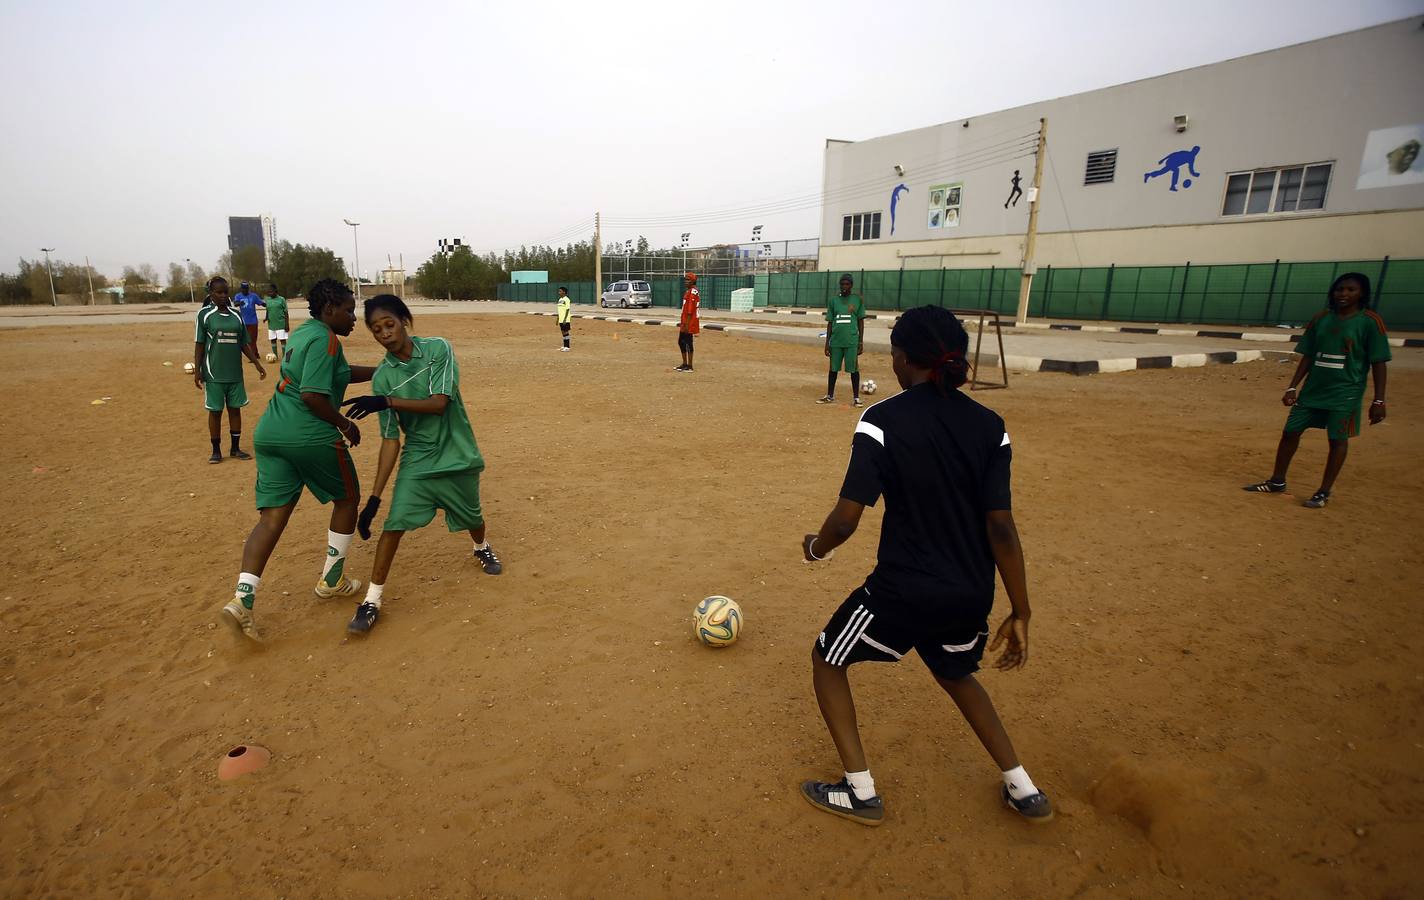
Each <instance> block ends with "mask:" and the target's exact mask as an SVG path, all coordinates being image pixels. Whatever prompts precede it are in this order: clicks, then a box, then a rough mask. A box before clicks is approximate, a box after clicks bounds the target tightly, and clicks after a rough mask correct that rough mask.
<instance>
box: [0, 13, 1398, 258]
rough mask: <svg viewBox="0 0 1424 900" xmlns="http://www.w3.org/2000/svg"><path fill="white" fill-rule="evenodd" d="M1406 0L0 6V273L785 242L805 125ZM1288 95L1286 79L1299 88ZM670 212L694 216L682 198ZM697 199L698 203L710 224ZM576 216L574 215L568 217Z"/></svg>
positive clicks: (1141, 67) (967, 112) (1078, 86)
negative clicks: (261, 259) (234, 258)
mask: <svg viewBox="0 0 1424 900" xmlns="http://www.w3.org/2000/svg"><path fill="white" fill-rule="evenodd" d="M1421 12H1424V0H1352V2H1349V3H1344V2H1339V0H1298V2H1260V0H1192V2H1175V3H1146V2H1141V0H1138V2H1131V3H1129V2H1105V0H1080V2H1075V3H1066V2H1059V0H1025V2H1021V3H1017V4H1009V3H986V2H972V3H971V2H950V0H933V2H920V3H903V2H886V0H879V2H864V0H862V2H840V0H821V2H814V3H803V2H786V3H777V2H758V3H741V2H723V3H715V4H709V3H667V2H657V3H643V2H602V3H586V2H585V3H547V2H542V0H516V2H506V3H498V4H491V3H488V2H467V3H458V4H455V3H451V4H445V3H438V2H423V3H411V2H406V3H377V2H353V0H348V2H342V3H337V2H303V0H290V2H252V0H245V2H244V0H239V2H232V3H222V4H217V3H192V2H122V0H118V2H116V0H109V2H66V0H52V2H47V3H41V2H38V0H0V112H3V121H4V122H5V123H6V128H5V136H4V138H3V139H0V271H14V268H15V264H16V260H17V259H18V258H19V257H21V256H25V257H30V258H34V257H38V256H40V254H39V252H38V251H39V248H40V247H41V246H47V247H55V248H57V249H56V253H55V256H56V257H57V258H61V259H66V260H71V261H75V262H82V261H83V258H84V256H85V254H88V256H89V258H90V260H91V262H92V263H93V264H94V265H95V266H96V267H97V268H98V269H99V270H101V271H103V272H106V273H108V274H111V275H117V274H118V273H119V270H120V269H121V267H122V266H124V265H125V264H130V265H136V264H139V263H145V262H147V263H152V264H153V265H154V266H156V267H158V269H159V271H160V272H163V271H164V269H165V266H166V265H167V263H169V262H170V261H174V260H177V261H181V260H182V259H184V258H185V257H191V258H192V259H194V260H195V261H197V262H199V263H200V264H202V265H203V266H204V267H205V268H211V267H212V266H213V264H214V262H215V261H216V260H217V258H218V256H219V255H220V254H221V253H222V252H223V251H224V250H226V249H227V217H228V216H229V215H261V214H269V215H272V216H273V217H275V218H276V221H277V232H278V236H279V237H281V238H285V239H288V240H293V241H300V242H303V243H316V244H321V245H324V246H327V247H331V248H332V249H334V250H335V251H336V252H337V253H338V254H340V255H342V256H344V257H346V259H347V261H348V264H349V263H350V260H351V256H352V253H351V229H350V228H347V227H346V226H344V225H343V224H342V221H341V220H342V219H343V218H351V219H353V220H356V221H359V222H361V223H362V224H361V229H360V240H361V264H362V268H363V269H364V270H366V271H367V272H370V273H374V271H375V270H376V269H378V268H380V267H382V266H384V264H385V261H386V256H387V254H390V255H391V257H392V258H395V257H396V256H397V255H398V254H400V253H404V254H405V264H406V267H407V268H408V269H410V270H414V269H415V267H416V266H417V265H418V264H419V263H420V262H421V261H423V260H424V259H426V258H427V257H428V256H429V255H430V254H431V253H432V252H433V251H434V250H435V248H436V240H437V239H438V238H441V237H463V238H465V239H467V240H468V241H469V242H470V243H471V244H473V245H474V247H475V248H476V249H477V250H479V251H482V252H483V251H485V250H499V249H503V248H505V247H511V246H516V247H517V246H518V245H519V244H521V243H535V242H558V243H563V242H564V241H565V240H567V239H570V238H579V237H583V236H585V235H586V234H591V233H592V219H593V212H594V210H596V209H597V210H602V212H603V214H604V216H605V217H606V218H614V219H618V220H622V221H625V222H630V221H635V220H639V219H647V218H652V217H655V216H667V215H670V214H684V213H685V214H697V213H702V212H706V211H709V210H725V209H728V208H735V207H739V206H747V205H751V204H755V203H757V202H763V201H768V200H781V199H785V198H795V197H806V196H807V195H812V196H811V199H810V200H808V201H807V202H806V203H805V204H804V208H801V209H796V210H792V211H790V212H787V213H784V214H781V215H777V216H749V217H746V218H736V219H731V220H728V221H719V222H715V223H711V222H704V223H702V224H700V225H699V224H690V225H681V226H672V227H644V228H637V227H607V228H605V229H604V239H605V241H607V240H615V239H621V238H625V237H634V236H636V235H637V234H639V233H643V234H646V235H647V236H648V238H649V239H650V240H652V241H653V243H654V244H655V245H661V246H666V245H672V244H674V243H676V241H677V237H678V234H679V233H680V232H682V231H691V232H692V242H693V244H694V245H696V246H701V245H705V244H710V243H715V242H722V241H741V240H746V239H747V237H748V235H749V233H750V228H751V226H752V225H753V224H764V225H765V232H764V236H765V237H766V238H767V239H771V240H777V239H783V238H801V237H814V236H816V234H817V232H818V230H819V215H818V207H817V204H816V201H815V199H814V195H815V194H816V193H817V192H818V191H819V189H820V181H821V151H822V147H823V146H824V141H825V139H826V138H828V137H835V138H846V139H852V140H856V139H862V138H869V137H874V136H876V135H881V134H888V133H891V132H895V131H904V130H907V129H911V128H918V127H921V126H925V125H931V124H934V123H937V122H943V121H948V120H952V119H958V118H964V117H966V116H973V115H977V114H980V113H987V112H992V111H994V110H998V109H1004V108H1007V107H1012V106H1017V105H1020V104H1024V103H1029V102H1033V101H1035V100H1040V99H1045V98H1048V97H1055V96H1061V95H1064V94H1071V93H1076V92H1080V91H1085V90H1092V89H1094V88H1098V87H1103V86H1106V85H1110V84H1118V83H1121V82H1124V81H1130V80H1133V79H1137V78H1143V77H1148V76H1152V75H1158V74H1162V73H1164V72H1171V71H1174V70H1177V69H1182V68H1187V67H1189V66H1194V65H1201V64H1203V63H1209V62H1214V61H1217V60H1222V59H1228V58H1230V57H1234V56H1240V55H1243V54H1247V53H1253V52H1257V51H1260V50H1266V49H1270V48H1273V47H1280V46H1284V45H1287V44H1292V43H1298V42H1300V41H1304V40H1310V39H1313V38H1317V37H1323V36H1325V35H1329V34H1335V33H1339V32H1342V31H1349V30H1353V29H1356V28H1362V27H1366V26H1368V25H1373V24H1378V23H1380V22H1386V21H1391V20H1394V19H1399V18H1404V17H1407V16H1410V15H1414V14H1418V13H1421ZM1305 99H1306V100H1307V101H1308V98H1305ZM693 218H696V216H695V215H694V216H693ZM721 218H726V217H725V216H723V217H721ZM584 223H587V228H586V229H585V228H582V227H580V226H582V225H584Z"/></svg>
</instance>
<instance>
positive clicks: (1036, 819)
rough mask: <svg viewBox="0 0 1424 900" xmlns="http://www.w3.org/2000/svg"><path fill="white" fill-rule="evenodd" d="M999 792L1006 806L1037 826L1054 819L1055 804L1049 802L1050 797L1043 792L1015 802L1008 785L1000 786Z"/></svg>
mask: <svg viewBox="0 0 1424 900" xmlns="http://www.w3.org/2000/svg"><path fill="white" fill-rule="evenodd" d="M999 790H1000V792H1001V795H1002V796H1003V798H1004V805H1005V806H1007V807H1008V808H1009V809H1011V810H1013V811H1014V812H1016V813H1018V814H1019V815H1020V816H1022V817H1023V818H1025V819H1027V820H1028V821H1030V822H1033V823H1034V824H1035V825H1041V824H1043V823H1044V822H1047V821H1049V820H1050V819H1052V818H1053V804H1052V803H1049V802H1048V795H1047V794H1045V793H1044V792H1043V791H1039V792H1038V793H1036V794H1030V795H1028V796H1027V797H1025V798H1023V799H1022V800H1015V799H1014V797H1013V795H1012V794H1010V793H1009V787H1008V785H1000V786H999Z"/></svg>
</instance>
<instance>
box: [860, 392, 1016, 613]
mask: <svg viewBox="0 0 1424 900" xmlns="http://www.w3.org/2000/svg"><path fill="white" fill-rule="evenodd" d="M1012 456H1013V454H1012V451H1011V450H1010V447H1009V435H1008V433H1007V432H1006V431H1005V430H1004V420H1003V419H1001V418H1000V417H999V415H998V414H997V413H995V412H994V411H993V410H990V409H987V408H985V407H983V406H980V405H979V404H978V403H976V402H974V401H973V400H971V399H969V397H967V396H965V395H964V394H962V393H961V392H959V391H957V390H956V391H951V392H950V394H949V396H947V397H945V396H941V395H940V393H939V391H938V390H937V389H936V388H935V386H934V385H933V384H931V383H928V382H926V383H924V384H919V385H916V386H915V387H913V388H910V389H909V390H908V391H905V392H903V393H900V394H896V395H895V396H894V397H889V398H887V399H885V400H882V401H880V402H879V403H876V404H875V405H874V406H871V407H870V408H868V409H866V411H865V413H864V414H863V415H862V416H861V417H860V423H859V424H857V425H856V427H855V436H854V437H853V438H852V440H851V453H850V466H849V468H847V469H846V477H845V483H844V484H843V485H842V486H841V496H842V497H844V498H846V499H847V500H854V501H855V502H857V503H863V504H865V505H866V506H874V505H875V503H876V501H877V500H879V499H880V497H881V495H884V497H885V518H884V522H883V523H882V525H881V529H880V550H879V554H878V557H879V558H878V560H877V562H876V565H875V571H874V572H872V573H871V574H870V577H869V578H867V579H866V582H865V585H866V588H867V589H868V590H869V591H870V595H871V599H872V601H873V602H876V605H877V607H878V608H879V610H884V611H886V612H887V613H889V612H890V611H891V610H899V611H903V612H904V613H905V614H906V615H907V616H909V617H911V618H912V619H913V620H915V621H934V622H950V621H960V620H966V621H967V620H972V619H977V620H982V619H984V618H986V617H987V616H988V614H989V609H990V607H991V606H992V605H993V603H994V556H993V552H992V550H991V549H990V547H989V536H988V533H987V530H986V526H985V517H986V515H987V513H988V512H989V511H990V510H996V509H1009V508H1010V503H1009V500H1010V497H1009V463H1010V461H1011V459H1012Z"/></svg>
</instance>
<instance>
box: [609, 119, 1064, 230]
mask: <svg viewBox="0 0 1424 900" xmlns="http://www.w3.org/2000/svg"><path fill="white" fill-rule="evenodd" d="M1025 127H1027V126H1026V125H1018V126H1014V127H1013V128H1006V129H1003V130H1001V131H997V132H992V133H990V134H987V135H983V136H982V138H980V139H979V140H977V141H974V142H970V143H969V144H967V145H965V146H963V147H961V148H959V150H958V155H957V156H955V157H951V158H949V160H946V159H943V158H941V157H940V155H939V154H938V153H933V154H930V155H929V156H924V157H918V158H912V159H911V160H909V162H908V163H907V165H908V167H909V168H912V169H914V168H917V167H919V166H920V165H921V164H931V163H932V164H934V166H935V167H939V166H942V165H944V164H945V163H946V162H952V161H953V160H955V159H969V158H972V157H976V156H979V155H981V154H983V153H986V152H991V151H996V150H999V149H1002V148H1003V147H1005V146H1010V145H1015V144H1017V143H1019V142H1021V141H1023V140H1025V139H1036V138H1037V136H1038V131H1037V129H1034V130H1033V131H1030V132H1024V131H1023V128H1025ZM1010 133H1014V134H1013V136H1012V137H1009V138H1007V139H1002V140H998V141H994V140H991V139H992V138H997V137H1000V136H1001V135H1005V134H1010ZM899 177H900V176H898V175H897V176H894V178H899ZM885 180H891V176H883V177H879V176H878V177H876V178H874V179H872V181H874V182H876V183H880V182H883V181H885ZM868 183H870V182H862V184H868ZM855 186H856V185H848V186H846V187H855ZM831 193H834V192H831ZM821 196H822V192H821V191H820V190H817V191H816V192H814V193H809V192H808V193H806V194H801V195H797V196H794V197H776V198H768V199H765V200H755V201H752V202H750V203H748V204H745V205H739V206H735V207H714V208H712V209H703V210H696V211H692V212H689V213H684V214H668V215H661V214H653V215H642V216H639V215H632V214H630V215H625V216H624V217H623V218H631V219H636V220H638V221H639V222H645V221H646V222H653V221H659V220H662V219H667V218H679V217H685V216H703V215H715V214H718V213H723V212H730V211H733V210H741V209H753V210H755V209H757V208H759V207H761V206H766V205H777V204H781V203H785V202H787V201H790V200H801V199H810V198H812V197H821ZM614 218H617V216H616V215H615V216H614Z"/></svg>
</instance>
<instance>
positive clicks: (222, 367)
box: [193, 305, 248, 384]
mask: <svg viewBox="0 0 1424 900" xmlns="http://www.w3.org/2000/svg"><path fill="white" fill-rule="evenodd" d="M193 343H195V344H202V345H203V380H204V381H214V382H218V383H223V384H231V383H232V382H240V381H242V348H243V346H245V345H246V344H247V343H248V337H247V327H246V326H245V325H243V324H242V317H241V316H239V315H238V314H237V310H235V309H233V308H232V307H231V306H229V307H228V308H227V310H226V311H224V310H221V309H218V307H217V306H216V305H214V306H205V307H203V308H202V309H200V310H198V328H197V330H196V331H195V332H194V333H193Z"/></svg>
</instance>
